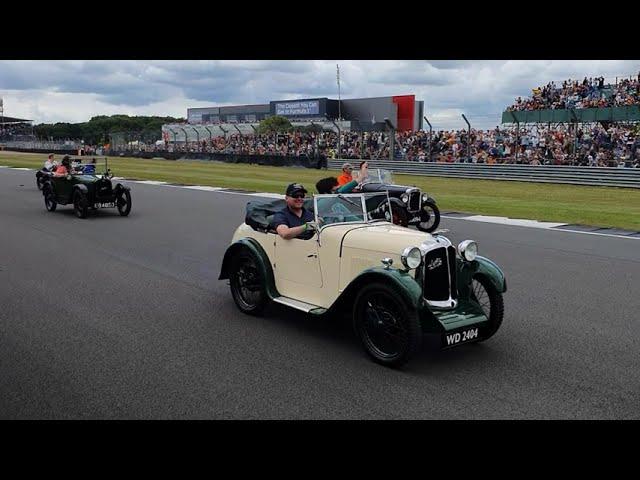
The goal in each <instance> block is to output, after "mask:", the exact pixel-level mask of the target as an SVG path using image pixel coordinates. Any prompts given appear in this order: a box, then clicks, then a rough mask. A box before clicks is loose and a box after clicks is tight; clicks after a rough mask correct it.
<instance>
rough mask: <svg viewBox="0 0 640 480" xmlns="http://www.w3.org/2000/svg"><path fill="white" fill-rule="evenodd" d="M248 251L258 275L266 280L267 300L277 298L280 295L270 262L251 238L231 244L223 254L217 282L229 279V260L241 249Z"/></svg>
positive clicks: (260, 247)
mask: <svg viewBox="0 0 640 480" xmlns="http://www.w3.org/2000/svg"><path fill="white" fill-rule="evenodd" d="M245 248H246V249H248V250H249V251H250V252H251V253H253V254H254V256H255V258H256V261H257V264H258V268H259V269H260V273H262V278H264V279H266V285H265V288H266V290H267V295H269V298H270V299H271V300H273V299H274V298H276V297H279V296H280V294H279V293H278V290H277V289H276V281H275V278H274V276H273V269H272V268H271V262H270V261H269V257H268V256H267V254H266V252H265V251H264V249H263V248H262V246H260V244H259V243H258V242H257V241H255V240H254V239H252V238H241V239H240V240H238V241H237V242H234V243H232V244H231V246H230V247H229V248H227V251H226V252H225V254H224V259H223V260H222V268H221V269H220V276H219V277H218V280H226V279H228V278H229V269H230V267H231V259H232V258H233V257H234V255H236V254H237V253H238V252H239V251H240V250H242V249H245Z"/></svg>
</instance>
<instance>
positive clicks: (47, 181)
mask: <svg viewBox="0 0 640 480" xmlns="http://www.w3.org/2000/svg"><path fill="white" fill-rule="evenodd" d="M46 186H48V187H49V188H50V189H51V192H52V193H53V194H54V195H57V193H56V187H55V186H54V184H53V180H51V177H47V178H45V179H44V182H42V195H44V187H46Z"/></svg>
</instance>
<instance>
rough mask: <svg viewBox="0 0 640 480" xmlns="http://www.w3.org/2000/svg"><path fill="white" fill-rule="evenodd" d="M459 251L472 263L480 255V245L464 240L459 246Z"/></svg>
mask: <svg viewBox="0 0 640 480" xmlns="http://www.w3.org/2000/svg"><path fill="white" fill-rule="evenodd" d="M458 251H459V252H460V255H461V256H462V258H464V259H465V260H466V261H467V262H472V261H473V260H475V259H476V256H477V255H478V244H477V243H476V242H474V241H473V240H464V241H462V242H460V244H459V245H458Z"/></svg>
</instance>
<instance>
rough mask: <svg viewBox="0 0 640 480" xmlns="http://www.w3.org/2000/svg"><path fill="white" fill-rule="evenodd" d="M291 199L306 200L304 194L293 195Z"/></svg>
mask: <svg viewBox="0 0 640 480" xmlns="http://www.w3.org/2000/svg"><path fill="white" fill-rule="evenodd" d="M291 198H304V193H296V194H295V195H291Z"/></svg>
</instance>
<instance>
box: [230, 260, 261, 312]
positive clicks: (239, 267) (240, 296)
mask: <svg viewBox="0 0 640 480" xmlns="http://www.w3.org/2000/svg"><path fill="white" fill-rule="evenodd" d="M229 283H230V285H231V295H232V296H233V301H234V302H236V305H237V306H238V308H239V309H240V310H241V311H242V312H244V313H247V314H249V315H260V314H261V313H262V311H263V310H264V307H265V306H266V305H267V301H268V297H267V291H266V288H265V278H264V276H263V275H262V271H261V270H260V268H259V266H258V263H257V260H256V259H255V257H254V256H253V255H252V254H251V253H249V252H247V251H244V252H241V253H240V254H239V255H237V256H236V257H235V258H234V259H233V263H232V265H231V272H230V274H229Z"/></svg>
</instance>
